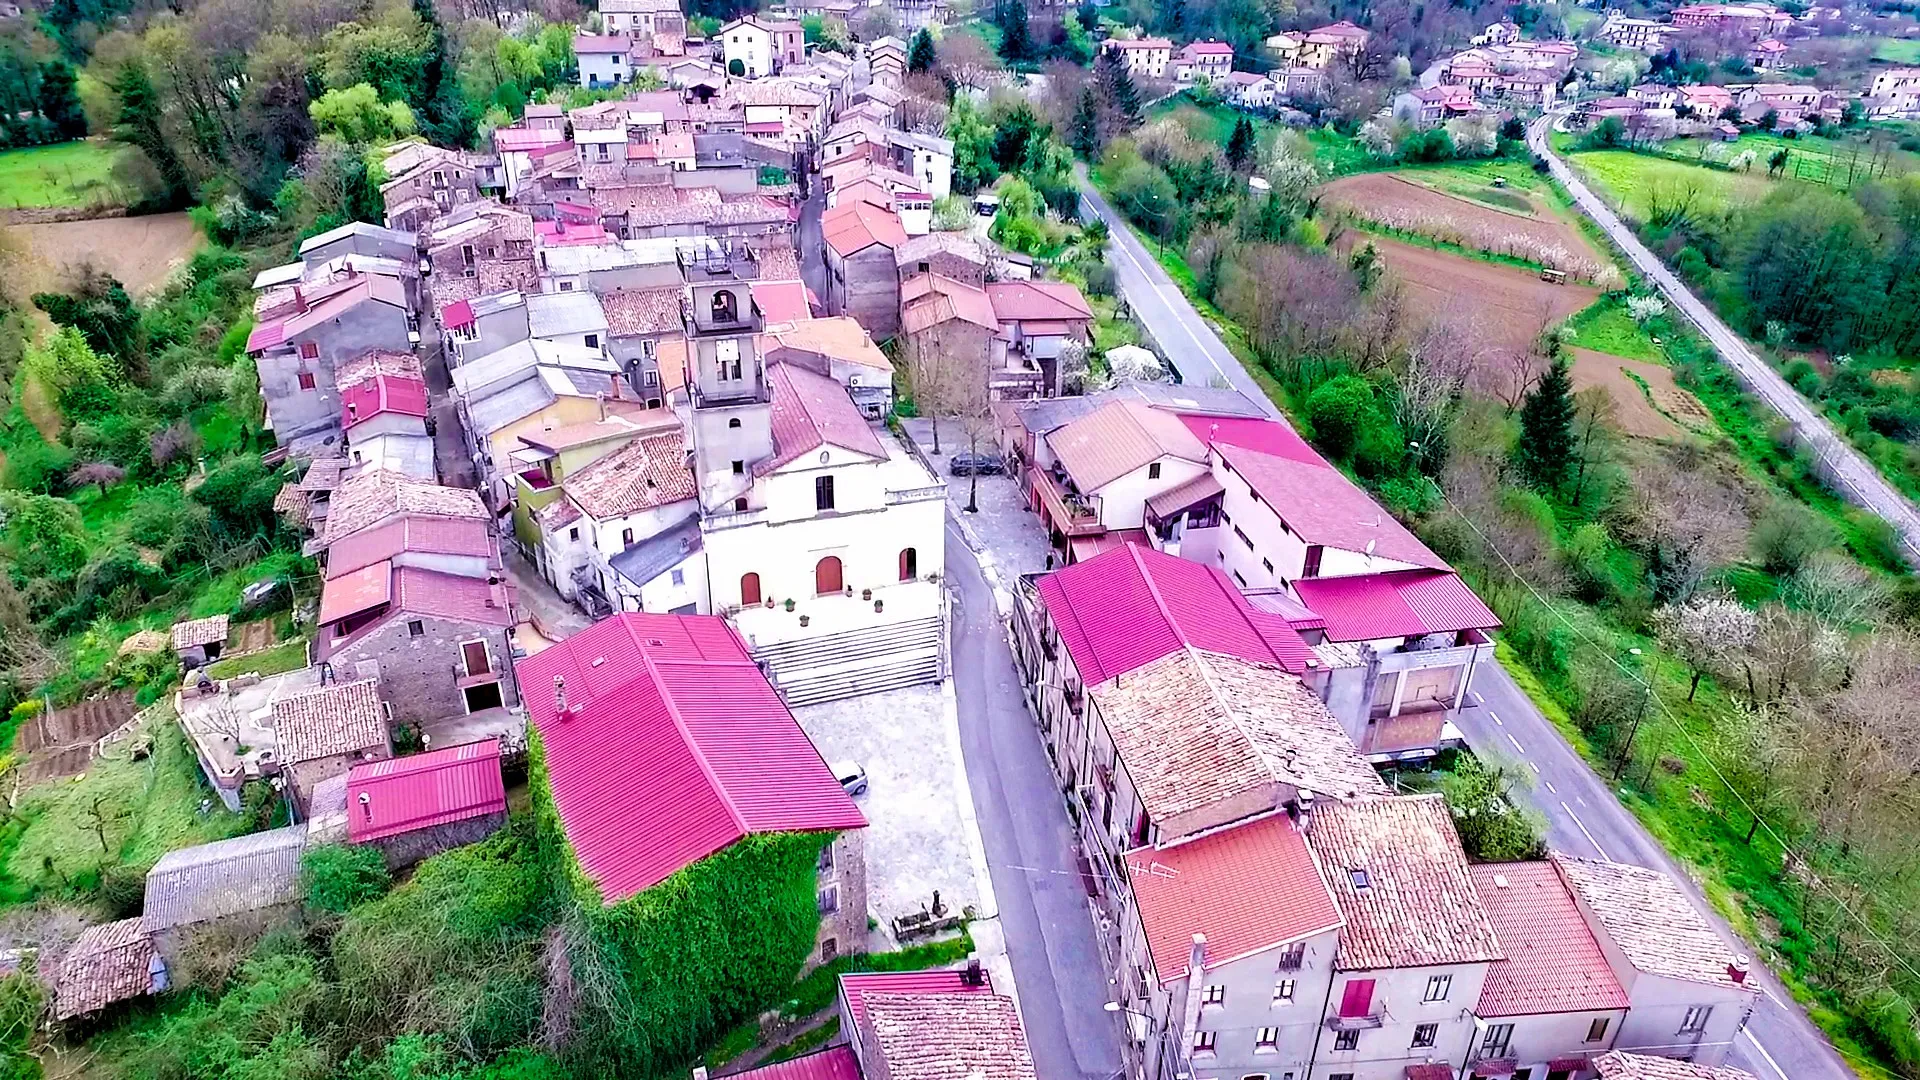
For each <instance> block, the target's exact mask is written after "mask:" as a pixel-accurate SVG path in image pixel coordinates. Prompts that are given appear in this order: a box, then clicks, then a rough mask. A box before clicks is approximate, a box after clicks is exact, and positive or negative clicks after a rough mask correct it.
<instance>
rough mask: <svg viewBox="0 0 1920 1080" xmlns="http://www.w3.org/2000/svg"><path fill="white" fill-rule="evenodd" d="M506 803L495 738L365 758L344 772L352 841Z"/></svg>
mask: <svg viewBox="0 0 1920 1080" xmlns="http://www.w3.org/2000/svg"><path fill="white" fill-rule="evenodd" d="M506 808H507V790H506V785H505V782H504V781H503V780H502V779H501V776H500V740H498V739H487V740H485V741H482V742H476V743H467V744H465V745H463V746H449V747H447V748H446V749H444V750H434V751H432V752H430V753H425V754H414V755H412V756H410V757H402V758H389V759H387V760H385V761H373V762H366V763H363V764H360V765H355V766H354V767H353V768H352V769H351V770H349V771H348V772H347V839H349V840H351V841H353V842H354V843H356V844H359V843H365V842H366V841H369V840H379V839H381V838H383V837H388V836H397V835H399V834H401V833H406V832H413V831H414V830H416V829H428V828H432V827H433V826H435V825H446V824H449V823H451V822H455V821H465V820H466V819H468V818H475V817H479V816H481V815H483V814H495V813H500V812H502V811H504V810H506Z"/></svg>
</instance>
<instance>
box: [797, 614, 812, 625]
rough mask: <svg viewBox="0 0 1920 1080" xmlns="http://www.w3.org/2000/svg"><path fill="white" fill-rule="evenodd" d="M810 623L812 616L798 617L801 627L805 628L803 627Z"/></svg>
mask: <svg viewBox="0 0 1920 1080" xmlns="http://www.w3.org/2000/svg"><path fill="white" fill-rule="evenodd" d="M812 621H813V616H811V615H802V616H800V625H801V626H805V625H807V624H808V623H810V622H812Z"/></svg>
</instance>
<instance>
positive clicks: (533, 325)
mask: <svg viewBox="0 0 1920 1080" xmlns="http://www.w3.org/2000/svg"><path fill="white" fill-rule="evenodd" d="M606 329H607V313H606V310H605V309H603V308H602V307H601V306H600V298H599V297H598V296H595V295H594V294H593V293H590V292H556V293H535V294H534V295H532V296H529V297H527V334H528V336H530V337H537V338H551V337H559V336H561V335H562V334H591V333H596V332H603V331H605V330H606Z"/></svg>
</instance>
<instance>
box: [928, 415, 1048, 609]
mask: <svg viewBox="0 0 1920 1080" xmlns="http://www.w3.org/2000/svg"><path fill="white" fill-rule="evenodd" d="M900 426H901V428H902V429H903V430H905V431H906V433H907V437H908V438H910V439H912V440H913V442H914V445H915V446H918V447H919V448H920V450H921V451H922V452H923V453H925V454H926V455H927V457H928V459H929V460H931V461H932V462H933V464H934V467H935V468H938V469H940V470H941V473H942V477H943V479H945V480H946V482H947V516H948V517H950V518H952V519H953V521H954V523H955V524H956V525H958V526H959V529H960V534H961V536H962V537H963V538H964V539H965V540H966V544H967V549H968V550H970V551H972V552H973V553H974V555H975V558H976V559H977V561H978V562H979V564H980V570H981V572H982V573H983V574H984V575H985V576H986V578H987V583H988V584H989V585H991V586H992V587H993V592H994V599H995V601H996V604H997V606H998V607H999V609H1000V613H1001V615H1003V616H1005V615H1009V614H1011V613H1012V610H1013V609H1012V601H1013V583H1014V581H1015V579H1017V578H1018V577H1019V576H1020V575H1022V574H1030V573H1036V572H1038V571H1042V570H1047V569H1051V565H1050V563H1049V556H1051V555H1052V554H1053V552H1052V549H1051V548H1050V547H1049V546H1048V544H1047V537H1046V533H1045V531H1043V529H1042V527H1041V524H1040V517H1039V515H1038V514H1035V513H1034V512H1033V511H1032V510H1030V509H1028V508H1027V501H1026V496H1025V495H1024V493H1023V492H1022V491H1021V488H1020V481H1019V480H1018V478H1015V477H1010V476H982V477H978V478H977V480H978V488H977V492H976V495H977V498H978V500H979V502H978V506H979V510H978V512H977V513H971V514H970V513H968V512H967V509H966V506H967V497H968V495H969V492H970V490H971V489H972V488H973V485H974V483H975V480H976V478H974V477H968V476H949V475H946V468H947V459H948V458H950V457H951V456H952V455H953V454H954V453H956V452H965V450H966V438H965V436H964V435H961V434H960V431H959V425H957V424H954V423H951V422H944V423H942V424H941V427H940V450H941V453H940V454H939V455H938V456H936V455H935V454H934V452H933V421H931V420H928V419H926V418H925V417H915V418H913V419H909V420H902V421H900Z"/></svg>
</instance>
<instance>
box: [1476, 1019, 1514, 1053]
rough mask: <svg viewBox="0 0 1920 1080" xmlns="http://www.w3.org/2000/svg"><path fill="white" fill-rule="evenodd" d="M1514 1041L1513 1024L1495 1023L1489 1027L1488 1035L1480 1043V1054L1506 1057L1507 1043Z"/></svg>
mask: <svg viewBox="0 0 1920 1080" xmlns="http://www.w3.org/2000/svg"><path fill="white" fill-rule="evenodd" d="M1512 1041H1513V1025H1512V1024H1494V1025H1492V1026H1490V1027H1488V1028H1487V1037H1486V1039H1485V1040H1484V1041H1482V1042H1481V1044H1480V1056H1481V1057H1483V1058H1501V1057H1506V1056H1507V1044H1508V1043H1511V1042H1512Z"/></svg>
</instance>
